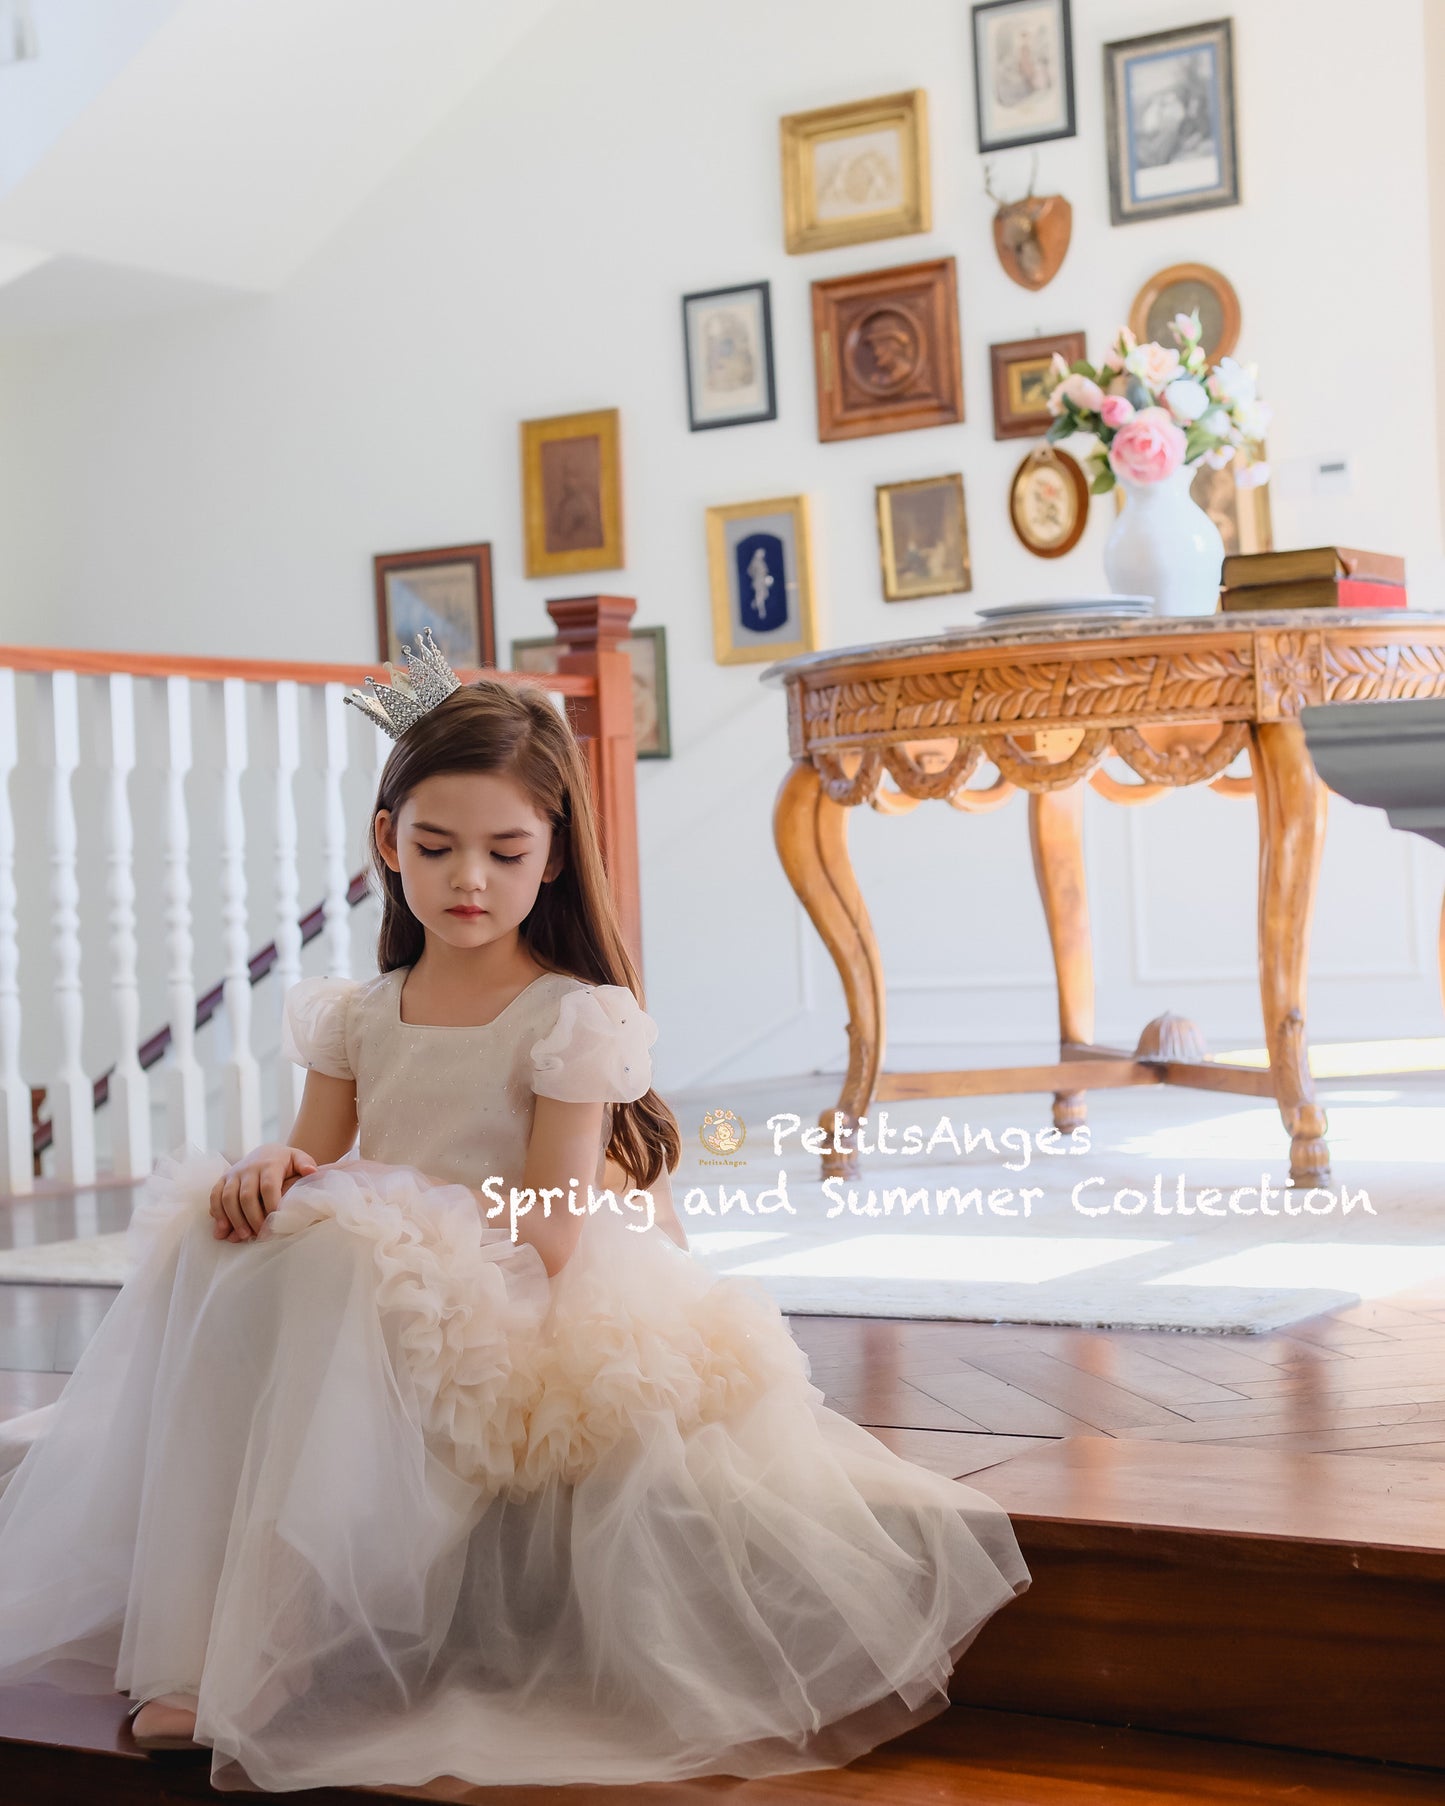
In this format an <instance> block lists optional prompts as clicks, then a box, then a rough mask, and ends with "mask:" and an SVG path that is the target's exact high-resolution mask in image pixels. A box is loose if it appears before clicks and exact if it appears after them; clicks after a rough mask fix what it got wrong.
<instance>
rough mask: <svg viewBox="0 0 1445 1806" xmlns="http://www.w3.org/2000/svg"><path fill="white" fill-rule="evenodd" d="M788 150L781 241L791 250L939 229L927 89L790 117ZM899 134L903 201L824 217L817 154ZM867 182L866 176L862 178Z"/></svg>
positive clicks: (785, 136) (784, 124) (784, 126)
mask: <svg viewBox="0 0 1445 1806" xmlns="http://www.w3.org/2000/svg"><path fill="white" fill-rule="evenodd" d="M779 130H780V132H781V136H782V151H783V239H784V243H785V244H786V246H787V249H788V250H789V251H790V252H793V253H797V252H800V251H827V250H831V249H833V248H834V247H835V246H837V245H860V244H866V243H868V242H869V241H871V240H873V239H875V238H898V237H901V236H903V235H904V234H906V233H910V232H927V231H929V230H931V228H932V224H933V212H932V200H931V197H930V193H929V181H928V95H927V93H926V92H925V91H924V89H922V88H913V89H911V90H909V91H908V92H907V93H903V94H884V95H881V96H880V97H879V98H878V99H876V100H858V101H850V102H848V103H847V104H845V105H843V106H838V107H819V108H818V109H817V110H816V111H814V112H811V113H789V114H787V115H786V117H784V118H783V119H782V120H780V121H779ZM880 131H881V132H887V131H893V132H896V133H897V135H898V151H899V168H898V178H899V187H900V190H901V194H900V196H899V198H898V199H896V200H894V201H892V202H889V203H888V204H885V205H880V206H878V207H876V208H866V207H864V208H861V209H860V210H859V211H856V212H853V213H851V214H849V215H847V216H846V217H844V218H841V219H825V218H823V217H821V216H820V211H819V198H818V168H817V160H818V151H819V148H820V147H826V146H832V145H836V144H838V143H839V142H840V141H842V140H844V139H847V138H856V137H859V136H861V135H862V134H863V133H865V132H880ZM857 173H858V174H859V175H860V176H863V177H864V178H866V175H867V171H866V170H860V171H858V172H857Z"/></svg>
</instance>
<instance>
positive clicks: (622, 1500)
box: [0, 1148, 1029, 1789]
mask: <svg viewBox="0 0 1445 1806" xmlns="http://www.w3.org/2000/svg"><path fill="white" fill-rule="evenodd" d="M225 1164H226V1163H225V1162H224V1161H223V1160H222V1159H221V1157H220V1156H219V1155H217V1154H208V1153H202V1152H200V1151H199V1150H196V1149H193V1148H187V1149H186V1150H184V1151H183V1152H182V1153H181V1154H179V1155H177V1156H174V1157H170V1156H168V1157H163V1158H162V1159H161V1160H160V1161H159V1162H158V1163H157V1166H156V1170H155V1171H154V1172H153V1173H152V1175H151V1177H150V1178H149V1180H148V1181H147V1182H146V1184H145V1186H144V1187H143V1188H142V1194H141V1198H140V1202H139V1204H138V1207H137V1210H136V1213H135V1218H134V1220H133V1223H132V1226H131V1230H130V1237H131V1242H132V1247H133V1251H134V1254H135V1261H136V1264H135V1268H134V1271H133V1273H132V1276H131V1278H130V1279H129V1280H128V1281H127V1283H126V1284H125V1285H124V1286H123V1287H122V1288H121V1290H120V1292H119V1294H118V1295H117V1297H116V1300H115V1302H114V1304H113V1305H112V1306H111V1308H110V1310H109V1312H108V1313H107V1315H106V1316H105V1318H104V1319H103V1321H102V1323H101V1325H100V1327H99V1329H98V1330H97V1331H96V1333H95V1335H94V1336H93V1338H92V1339H91V1341H90V1343H89V1344H88V1346H87V1347H86V1349H85V1351H84V1353H83V1355H82V1357H81V1360H80V1362H79V1364H78V1365H77V1367H76V1369H75V1372H74V1373H73V1375H72V1376H71V1378H70V1380H69V1382H68V1383H67V1385H66V1388H65V1391H64V1392H63V1393H62V1395H61V1397H60V1398H59V1400H58V1401H57V1402H56V1403H55V1404H54V1405H52V1406H49V1407H46V1409H45V1410H43V1411H41V1412H36V1413H31V1414H30V1416H29V1417H28V1418H27V1419H23V1420H19V1421H18V1422H17V1423H16V1424H14V1425H12V1426H0V1475H4V1474H7V1473H8V1482H7V1483H5V1484H4V1489H3V1492H0V1681H11V1680H20V1679H31V1680H46V1681H50V1682H53V1683H55V1684H58V1685H60V1686H65V1687H69V1688H72V1689H75V1690H81V1691H87V1692H103V1691H110V1690H113V1689H119V1690H120V1691H121V1692H124V1693H129V1694H131V1695H132V1696H133V1697H135V1698H144V1697H151V1696H153V1695H155V1694H158V1693H165V1692H189V1693H194V1694H196V1695H197V1696H198V1699H199V1706H198V1710H197V1732H196V1734H197V1737H198V1738H199V1739H200V1740H201V1741H202V1742H204V1743H207V1744H209V1745H211V1746H212V1748H213V1751H214V1755H213V1757H212V1767H211V1775H212V1781H213V1783H214V1784H215V1785H217V1786H219V1787H222V1788H228V1787H229V1788H239V1787H244V1786H248V1785H249V1786H253V1787H260V1788H265V1789H285V1788H303V1787H315V1786H324V1785H328V1784H329V1785H346V1784H361V1785H365V1784H368V1783H370V1784H375V1785H382V1784H386V1783H395V1784H398V1785H415V1784H420V1783H422V1782H425V1781H428V1780H431V1779H433V1778H435V1777H437V1776H441V1775H448V1776H456V1777H458V1778H460V1779H461V1780H463V1781H467V1782H471V1783H474V1784H485V1783H491V1782H495V1783H525V1782H535V1783H556V1782H587V1781H593V1782H603V1781H614V1782H633V1781H651V1780H664V1779H676V1778H681V1777H685V1776H693V1775H701V1774H728V1775H739V1776H756V1775H763V1774H776V1773H783V1772H786V1771H789V1770H798V1769H809V1768H822V1767H830V1766H834V1765H836V1764H840V1763H846V1762H848V1761H850V1760H851V1759H852V1758H853V1757H854V1756H856V1755H858V1754H860V1753H861V1752H863V1751H864V1750H867V1749H870V1748H872V1747H874V1746H875V1745H876V1744H877V1743H879V1742H882V1741H884V1740H885V1739H887V1738H890V1737H892V1736H895V1735H897V1734H898V1733H899V1732H900V1731H903V1730H906V1729H908V1728H909V1727H910V1726H912V1725H914V1724H917V1723H920V1722H922V1721H923V1720H924V1719H927V1718H930V1717H932V1716H933V1714H934V1713H936V1712H939V1711H941V1710H942V1709H943V1708H944V1706H945V1705H946V1704H947V1687H948V1681H949V1676H950V1673H951V1671H952V1667H953V1664H954V1662H955V1661H956V1660H957V1658H958V1656H959V1655H960V1654H961V1653H962V1652H963V1650H964V1649H965V1648H966V1647H967V1645H968V1644H969V1643H970V1642H971V1641H972V1639H973V1638H974V1636H975V1635H976V1634H977V1632H978V1631H979V1629H980V1628H981V1627H982V1625H983V1624H984V1622H985V1621H986V1620H987V1619H988V1618H989V1617H990V1616H991V1615H992V1613H993V1612H995V1611H997V1610H998V1609H999V1607H1001V1606H1003V1605H1005V1604H1006V1603H1007V1602H1008V1601H1009V1600H1010V1599H1012V1598H1013V1597H1014V1596H1015V1595H1016V1594H1018V1593H1021V1592H1022V1591H1023V1590H1024V1589H1025V1588H1026V1587H1027V1585H1028V1583H1029V1575H1028V1570H1027V1568H1026V1567H1025V1565H1024V1562H1023V1559H1022V1557H1021V1555H1020V1553H1019V1549H1018V1544H1017V1542H1016V1540H1015V1537H1014V1533H1013V1530H1012V1527H1011V1525H1010V1523H1009V1520H1008V1517H1007V1515H1006V1514H1005V1513H1004V1512H1003V1511H1002V1510H1001V1509H1000V1507H998V1506H997V1505H995V1504H994V1503H993V1502H992V1501H991V1500H989V1499H987V1498H985V1497H984V1496H983V1495H982V1494H981V1493H978V1492H976V1491H974V1490H973V1489H971V1488H969V1487H966V1486H963V1485H961V1484H959V1483H957V1482H955V1481H952V1480H947V1479H944V1478H942V1477H941V1476H939V1475H936V1474H934V1473H932V1472H930V1471H928V1470H926V1469H923V1468H920V1467H917V1466H914V1465H913V1464H912V1463H909V1462H906V1461H903V1460H901V1459H900V1458H898V1457H897V1456H895V1455H894V1454H892V1453H891V1451H889V1450H888V1449H886V1448H884V1447H883V1445H882V1444H881V1443H879V1442H878V1441H877V1440H876V1439H875V1438H874V1437H872V1436H870V1435H869V1434H868V1433H867V1432H866V1431H865V1430H862V1429H860V1428H859V1427H858V1426H856V1425H855V1424H853V1423H851V1422H849V1421H848V1420H847V1419H846V1418H844V1417H842V1416H840V1415H839V1414H838V1413H836V1412H834V1411H832V1410H830V1409H828V1408H827V1407H826V1406H825V1405H824V1404H823V1400H822V1394H821V1393H820V1392H819V1391H818V1390H817V1388H816V1387H814V1386H813V1385H812V1384H811V1381H810V1379H809V1374H808V1364H807V1360H806V1357H805V1356H804V1355H803V1353H802V1351H801V1350H800V1349H799V1348H798V1346H797V1344H796V1343H795V1342H794V1340H793V1338H792V1336H791V1334H790V1333H789V1331H788V1328H787V1325H786V1323H785V1322H784V1320H783V1318H782V1316H781V1315H780V1313H779V1311H778V1309H777V1307H776V1306H775V1305H774V1304H773V1303H772V1301H771V1300H770V1299H769V1297H768V1295H767V1294H766V1292H765V1291H764V1290H763V1289H762V1287H761V1286H759V1285H758V1284H757V1283H756V1282H755V1281H751V1280H746V1279H737V1278H732V1279H716V1278H714V1277H713V1276H712V1275H710V1274H708V1273H707V1272H706V1270H705V1269H703V1268H702V1267H701V1266H700V1265H699V1264H698V1263H697V1262H696V1261H694V1260H693V1259H692V1257H691V1256H690V1255H688V1254H686V1253H684V1252H683V1251H682V1250H681V1249H680V1248H678V1247H677V1246H676V1245H675V1244H674V1243H673V1242H671V1241H670V1240H668V1239H667V1238H666V1237H665V1236H664V1235H663V1233H662V1231H661V1230H660V1229H657V1228H652V1229H648V1230H647V1231H645V1232H643V1233H639V1232H638V1231H637V1230H636V1229H635V1228H633V1227H632V1225H631V1223H629V1222H627V1221H624V1220H623V1219H622V1218H620V1217H617V1216H609V1215H605V1214H603V1215H598V1216H595V1217H593V1218H590V1219H588V1220H587V1222H586V1223H585V1225H584V1227H583V1230H582V1233H581V1237H580V1240H579V1242H578V1244H577V1248H576V1251H575V1252H574V1254H573V1256H572V1258H571V1259H570V1260H569V1262H568V1263H567V1265H566V1267H565V1268H564V1269H563V1271H562V1272H561V1274H559V1275H558V1276H557V1278H556V1279H549V1278H548V1276H547V1273H546V1270H545V1268H544V1267H543V1265H542V1262H541V1259H540V1257H539V1256H538V1255H537V1254H536V1252H535V1250H533V1249H531V1248H529V1247H527V1246H526V1245H525V1244H519V1243H514V1242H512V1241H511V1239H510V1237H509V1235H508V1233H507V1231H506V1230H505V1229H504V1228H498V1227H493V1226H490V1225H488V1224H486V1223H485V1221H484V1219H483V1218H482V1217H481V1216H480V1215H479V1212H478V1207H477V1202H476V1199H475V1198H474V1196H473V1195H472V1194H471V1193H469V1192H468V1191H467V1190H465V1189H464V1188H463V1187H461V1186H457V1185H447V1184H439V1183H437V1182H434V1181H432V1180H430V1179H429V1178H427V1177H426V1176H425V1175H423V1174H422V1173H419V1172H418V1171H416V1170H415V1169H413V1168H411V1167H404V1166H386V1165H380V1164H378V1163H375V1162H368V1161H362V1160H359V1159H352V1158H348V1159H347V1160H344V1161H342V1162H339V1163H338V1164H337V1165H335V1166H331V1167H324V1168H322V1169H321V1170H320V1171H319V1172H318V1173H317V1174H315V1175H314V1176H313V1177H311V1178H309V1179H306V1180H303V1181H301V1182H299V1183H297V1184H295V1185H293V1186H292V1188H291V1189H290V1191H289V1192H288V1193H287V1194H286V1195H285V1197H284V1198H283V1199H282V1201H281V1205H280V1208H279V1209H278V1210H277V1211H276V1212H275V1213H274V1214H273V1215H272V1216H271V1217H270V1218H268V1220H267V1224H266V1228H265V1229H264V1230H263V1232H262V1233H261V1235H260V1236H259V1237H258V1238H257V1239H256V1240H254V1241H252V1242H249V1243H233V1242H222V1241H218V1240H217V1239H216V1238H215V1237H214V1235H213V1234H212V1223H211V1218H210V1216H209V1213H208V1210H207V1203H208V1199H209V1195H210V1191H211V1187H212V1185H213V1184H214V1182H215V1180H216V1179H217V1178H218V1177H219V1176H220V1175H221V1173H222V1172H223V1171H224V1170H225ZM7 1448H8V1454H7ZM17 1463H18V1465H17Z"/></svg>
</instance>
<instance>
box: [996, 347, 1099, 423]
mask: <svg viewBox="0 0 1445 1806" xmlns="http://www.w3.org/2000/svg"><path fill="white" fill-rule="evenodd" d="M1055 352H1057V353H1058V355H1059V356H1060V357H1061V358H1062V359H1063V360H1064V362H1065V363H1066V364H1068V365H1070V366H1071V367H1072V366H1073V365H1074V364H1075V363H1076V362H1077V361H1078V360H1079V359H1080V358H1081V357H1082V356H1083V355H1084V335H1083V333H1081V332H1059V333H1055V334H1054V336H1053V337H1052V338H1042V337H1040V338H1033V339H1010V340H1009V341H1008V343H1007V344H1004V345H990V346H989V348H988V355H989V362H990V364H991V365H992V369H993V436H994V438H995V439H1037V438H1040V437H1042V435H1043V434H1044V433H1046V432H1047V431H1048V430H1049V428H1050V427H1051V426H1052V425H1053V423H1054V417H1053V415H1052V414H1051V413H1050V412H1049V379H1050V376H1051V374H1052V371H1053V358H1054V353H1055Z"/></svg>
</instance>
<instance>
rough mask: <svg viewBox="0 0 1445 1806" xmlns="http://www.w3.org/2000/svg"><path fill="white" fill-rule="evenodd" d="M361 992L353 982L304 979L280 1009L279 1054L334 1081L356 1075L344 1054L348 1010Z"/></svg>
mask: <svg viewBox="0 0 1445 1806" xmlns="http://www.w3.org/2000/svg"><path fill="white" fill-rule="evenodd" d="M360 989H361V981H360V980H359V979H355V978H303V979H301V980H300V982H299V983H297V984H294V985H292V987H291V989H290V990H289V991H288V992H287V993H286V996H285V999H284V1001H283V1003H282V1007H281V1054H282V1057H283V1058H284V1059H287V1060H291V1061H293V1062H294V1063H295V1064H296V1065H297V1066H309V1067H310V1068H311V1069H312V1070H313V1071H315V1072H324V1073H326V1074H327V1075H328V1077H330V1078H333V1079H351V1078H355V1076H356V1074H355V1073H354V1072H353V1071H352V1070H351V1062H350V1060H349V1059H348V1057H347V1052H346V1020H347V1009H348V1006H349V1005H350V1002H351V999H352V998H353V997H354V996H355V995H356V993H357V992H358V991H359V990H360Z"/></svg>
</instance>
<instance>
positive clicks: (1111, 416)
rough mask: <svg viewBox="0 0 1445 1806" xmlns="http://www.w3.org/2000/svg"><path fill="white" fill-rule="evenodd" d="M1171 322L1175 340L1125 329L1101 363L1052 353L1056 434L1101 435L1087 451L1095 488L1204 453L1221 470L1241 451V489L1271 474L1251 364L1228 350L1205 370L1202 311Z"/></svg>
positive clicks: (1265, 411)
mask: <svg viewBox="0 0 1445 1806" xmlns="http://www.w3.org/2000/svg"><path fill="white" fill-rule="evenodd" d="M1169 330H1170V332H1171V333H1172V334H1173V335H1174V339H1175V341H1176V347H1167V346H1164V345H1158V344H1153V343H1151V344H1147V345H1141V344H1139V343H1138V342H1137V341H1136V339H1135V337H1134V335H1133V333H1132V332H1130V331H1129V329H1128V327H1127V326H1126V327H1124V328H1122V329H1121V331H1120V333H1119V336H1118V338H1117V339H1116V340H1115V341H1114V343H1113V345H1111V346H1110V348H1109V350H1108V351H1106V352H1105V354H1104V360H1103V362H1102V363H1101V364H1100V365H1099V367H1098V369H1097V370H1096V369H1095V368H1094V367H1093V365H1092V364H1090V363H1089V362H1088V361H1087V359H1085V358H1080V359H1079V360H1078V361H1077V362H1076V363H1074V364H1072V365H1069V364H1066V363H1065V362H1064V360H1063V359H1062V358H1061V357H1060V356H1059V354H1058V353H1057V352H1055V353H1054V362H1053V370H1052V372H1051V374H1050V378H1049V392H1048V393H1049V412H1050V413H1051V414H1052V415H1053V416H1054V422H1053V425H1052V426H1051V427H1050V428H1049V432H1048V437H1049V440H1050V441H1051V442H1054V443H1056V442H1057V441H1058V440H1060V439H1068V438H1071V437H1072V436H1073V434H1075V433H1091V434H1092V435H1093V436H1094V438H1095V439H1097V440H1098V447H1097V449H1096V450H1095V451H1094V452H1093V453H1092V455H1091V456H1090V458H1089V460H1088V462H1089V463H1090V465H1091V466H1092V467H1093V483H1092V489H1093V492H1094V494H1095V495H1103V494H1105V493H1106V491H1108V490H1110V489H1112V488H1113V487H1114V484H1115V481H1116V480H1117V479H1119V478H1122V479H1124V480H1125V481H1126V482H1129V483H1157V482H1160V481H1162V479H1164V478H1165V477H1169V476H1172V475H1173V474H1174V472H1175V471H1176V470H1177V469H1178V468H1179V467H1180V465H1181V464H1183V465H1193V464H1196V463H1197V462H1198V461H1199V460H1200V459H1201V458H1202V459H1203V460H1204V461H1205V463H1207V464H1209V465H1210V466H1211V467H1212V468H1213V469H1215V470H1222V469H1223V468H1224V466H1225V465H1226V464H1228V463H1229V462H1230V461H1231V460H1234V459H1238V464H1237V466H1236V471H1235V479H1234V480H1235V482H1236V483H1237V484H1238V486H1239V487H1240V488H1241V489H1249V488H1254V487H1256V486H1257V485H1258V484H1260V483H1265V482H1267V481H1268V480H1269V466H1268V465H1267V464H1265V463H1264V462H1263V452H1262V447H1261V443H1260V442H1261V441H1262V439H1263V438H1264V435H1265V432H1266V430H1267V429H1268V427H1269V420H1270V413H1269V408H1268V407H1267V406H1266V405H1265V403H1264V402H1262V401H1261V400H1259V398H1258V395H1257V394H1256V392H1255V379H1256V372H1255V368H1254V366H1253V365H1252V364H1251V365H1250V366H1249V367H1248V368H1247V369H1246V368H1245V367H1244V366H1242V365H1240V364H1237V363H1236V362H1235V361H1234V359H1233V358H1232V357H1223V358H1221V359H1220V360H1219V362H1218V363H1217V364H1216V365H1215V366H1214V368H1213V370H1211V371H1209V372H1208V374H1207V375H1206V373H1205V365H1206V362H1207V360H1206V358H1205V355H1204V348H1203V346H1202V345H1201V344H1200V342H1199V340H1200V334H1201V328H1200V324H1199V315H1198V313H1190V314H1176V315H1175V317H1174V319H1173V320H1172V321H1171V322H1170V326H1169Z"/></svg>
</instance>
